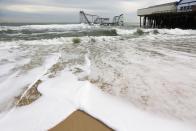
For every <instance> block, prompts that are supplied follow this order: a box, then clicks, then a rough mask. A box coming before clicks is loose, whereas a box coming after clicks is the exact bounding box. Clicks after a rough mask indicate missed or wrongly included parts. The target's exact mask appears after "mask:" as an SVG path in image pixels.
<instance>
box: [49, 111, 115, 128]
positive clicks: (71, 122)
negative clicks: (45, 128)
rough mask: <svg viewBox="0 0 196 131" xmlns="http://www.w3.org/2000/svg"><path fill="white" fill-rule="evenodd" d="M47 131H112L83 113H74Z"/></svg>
mask: <svg viewBox="0 0 196 131" xmlns="http://www.w3.org/2000/svg"><path fill="white" fill-rule="evenodd" d="M49 131H113V129H111V128H109V127H108V126H107V125H105V124H104V123H102V122H101V121H99V120H97V119H95V118H93V117H91V116H90V115H88V114H87V113H85V112H83V111H76V112H74V113H73V114H72V115H71V116H69V117H68V118H67V119H66V120H64V121H63V122H61V123H60V124H58V125H57V126H56V127H54V128H52V129H50V130H49Z"/></svg>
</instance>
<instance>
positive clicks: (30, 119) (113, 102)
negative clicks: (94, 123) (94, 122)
mask: <svg viewBox="0 0 196 131" xmlns="http://www.w3.org/2000/svg"><path fill="white" fill-rule="evenodd" d="M87 56H88V55H86V67H87V68H88V67H89V66H90V60H89V59H88V57H87ZM89 71H90V70H87V73H89ZM41 80H42V81H43V82H42V83H41V84H40V85H39V87H38V90H39V92H40V93H41V94H42V97H41V98H40V99H38V100H37V101H35V102H34V103H33V104H31V105H28V106H24V107H20V108H19V107H18V108H14V109H12V110H11V111H10V112H9V113H7V114H6V115H5V116H4V117H1V119H0V129H1V130H3V131H12V130H20V131H27V130H28V131H43V130H47V129H49V128H52V127H53V126H55V125H56V124H58V123H59V122H61V121H62V120H63V119H65V118H67V117H68V116H69V115H70V114H71V113H73V112H74V111H76V110H77V109H81V110H84V111H85V112H87V113H89V114H90V115H92V116H94V117H95V118H97V119H99V120H101V121H103V122H104V123H106V124H107V125H108V126H110V127H111V128H113V129H115V130H119V131H130V130H134V131H194V130H195V129H194V128H192V127H191V126H188V125H185V124H183V123H178V122H175V121H171V120H166V119H164V118H158V117H156V116H153V115H151V114H147V113H145V112H142V111H140V110H138V109H136V108H135V107H133V106H132V105H131V104H130V103H126V102H125V101H122V100H121V99H119V98H117V97H113V96H110V95H107V94H105V93H103V92H102V91H100V90H99V89H98V88H97V87H95V86H93V85H92V84H91V83H89V82H88V81H78V78H77V77H76V76H75V75H73V74H72V73H71V72H70V71H68V70H66V69H65V70H63V71H62V72H60V73H59V74H58V75H57V76H56V77H54V78H48V77H47V76H44V77H42V78H41Z"/></svg>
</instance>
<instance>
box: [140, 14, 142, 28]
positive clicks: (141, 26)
mask: <svg viewBox="0 0 196 131" xmlns="http://www.w3.org/2000/svg"><path fill="white" fill-rule="evenodd" d="M141 27H142V18H141V16H140V28H141Z"/></svg>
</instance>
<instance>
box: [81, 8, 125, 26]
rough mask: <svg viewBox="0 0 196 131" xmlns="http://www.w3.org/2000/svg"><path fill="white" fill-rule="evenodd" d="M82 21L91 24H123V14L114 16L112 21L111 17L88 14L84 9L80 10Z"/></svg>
mask: <svg viewBox="0 0 196 131" xmlns="http://www.w3.org/2000/svg"><path fill="white" fill-rule="evenodd" d="M80 23H85V24H89V25H94V24H99V25H104V26H123V25H124V21H123V14H121V15H119V16H114V17H113V21H112V22H110V18H104V17H100V16H98V15H92V14H87V13H85V12H84V11H80Z"/></svg>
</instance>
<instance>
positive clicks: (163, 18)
mask: <svg viewBox="0 0 196 131" xmlns="http://www.w3.org/2000/svg"><path fill="white" fill-rule="evenodd" d="M137 15H138V16H139V17H140V27H144V28H182V29H196V1H194V0H181V1H179V2H172V3H166V4H162V5H157V6H151V7H148V8H144V9H139V10H138V12H137Z"/></svg>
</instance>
